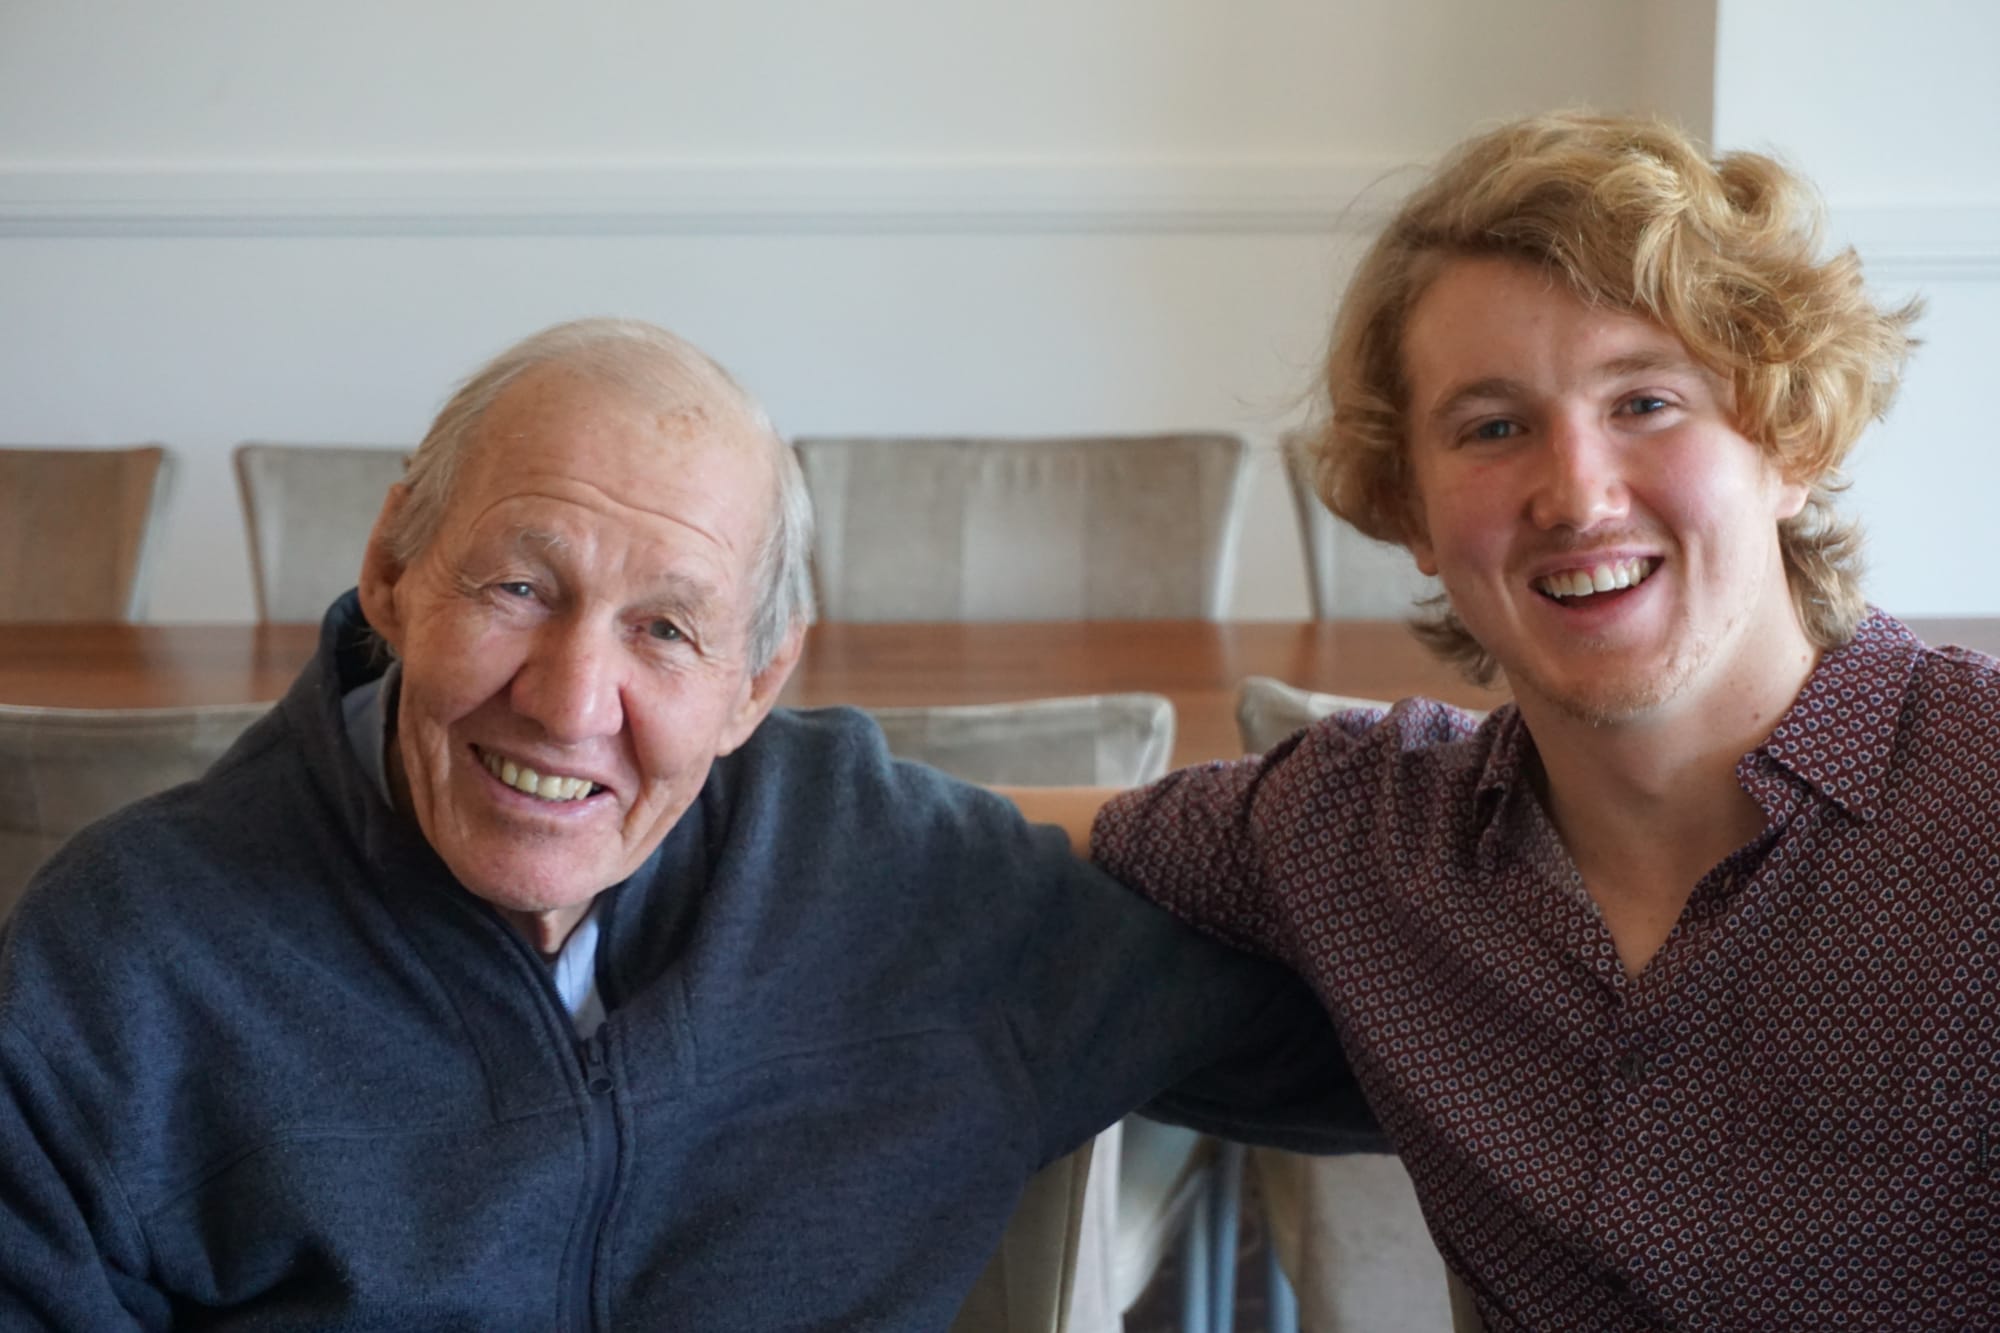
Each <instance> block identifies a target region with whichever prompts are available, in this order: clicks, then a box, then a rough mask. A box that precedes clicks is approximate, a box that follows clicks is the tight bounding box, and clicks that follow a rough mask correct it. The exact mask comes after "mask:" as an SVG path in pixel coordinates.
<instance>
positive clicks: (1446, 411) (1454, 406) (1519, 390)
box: [1430, 376, 1528, 421]
mask: <svg viewBox="0 0 2000 1333" xmlns="http://www.w3.org/2000/svg"><path fill="white" fill-rule="evenodd" d="M1527 392H1528V389H1527V386H1526V385H1524V384H1522V383H1521V381H1519V380H1510V379H1506V378H1503V377H1500V376H1492V377H1489V378H1487V379H1483V380H1474V381H1472V382H1471V383H1470V384H1461V385H1459V386H1458V387H1457V388H1456V389H1453V390H1452V391H1451V392H1450V393H1448V394H1446V395H1445V396H1444V397H1443V399H1441V400H1440V401H1439V402H1438V405H1437V406H1436V407H1433V408H1432V409H1431V410H1430V419H1431V420H1432V421H1443V420H1444V419H1445V418H1447V417H1450V416H1454V415H1456V414H1457V413H1458V412H1459V411H1460V410H1461V409H1462V408H1464V406H1465V405H1466V404H1467V403H1479V402H1487V401H1490V400H1492V399H1496V398H1521V397H1525V396H1526V395H1527Z"/></svg>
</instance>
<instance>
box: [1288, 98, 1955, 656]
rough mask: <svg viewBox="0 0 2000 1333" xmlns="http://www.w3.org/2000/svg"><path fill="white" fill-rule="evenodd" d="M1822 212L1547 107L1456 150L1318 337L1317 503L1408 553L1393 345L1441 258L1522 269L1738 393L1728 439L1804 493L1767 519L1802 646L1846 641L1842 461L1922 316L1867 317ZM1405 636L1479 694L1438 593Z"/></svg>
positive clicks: (1868, 305)
mask: <svg viewBox="0 0 2000 1333" xmlns="http://www.w3.org/2000/svg"><path fill="white" fill-rule="evenodd" d="M1820 251H1821V243H1820V208H1819V201H1818V198H1817V196H1816V195H1815V194H1814V192H1813V191H1812V189H1811V187H1810V186H1809V185H1807V184H1806V183H1805V182H1804V181H1803V180H1801V179H1800V178H1799V177H1798V176H1796V175H1794V174H1793V173H1792V172H1790V171H1788V170H1787V169H1786V168H1785V167H1783V166H1782V165H1780V164H1779V163H1778V162H1775V161H1773V160H1772V159H1770V158H1768V157H1763V156H1760V155H1758V154H1756V153H1726V154H1724V155H1722V156H1721V157H1719V158H1716V159H1715V160H1713V161H1711V160H1710V159H1709V158H1708V157H1707V156H1706V155H1705V154H1704V153H1703V152H1702V151H1701V149H1699V148H1698V147H1697V146H1696V145H1695V144H1694V143H1693V142H1692V141H1691V140H1690V139H1689V138H1688V137H1687V136H1686V135H1684V134H1682V133H1681V132H1680V131H1679V130H1677V129H1674V128H1673V127H1671V126H1669V125H1666V124H1663V123H1661V122H1659V121H1655V120H1648V119H1639V118H1631V117H1616V116H1601V115H1592V114H1587V113H1579V112H1562V113H1556V114H1551V115H1544V116H1536V117H1533V118H1530V119H1526V120H1520V121H1516V122H1514V123H1512V124H1509V125H1504V126H1502V127H1501V128H1499V129H1497V130H1493V131H1491V132H1490V133H1487V134H1483V135H1480V136H1478V137H1476V138H1474V139H1471V140H1469V141H1467V142H1466V143H1464V144H1461V145H1460V146H1459V147H1458V148H1457V149H1455V150H1454V151H1453V152H1452V153H1451V154H1450V155H1449V156H1448V157H1446V158H1445V160H1444V161H1443V162H1442V163H1441V164H1440V165H1439V166H1438V168H1437V169H1436V171H1435V172H1433V173H1432V175H1431V176H1430V178H1429V179H1428V180H1427V181H1426V182H1425V183H1424V184H1423V185H1422V186H1421V187H1420V188H1419V189H1418V190H1417V191H1416V192H1415V193H1414V194H1412V195H1411V196H1410V197H1409V198H1408V199H1407V200H1406V201H1405V202H1404V204H1403V206H1402V207H1401V209H1400V210H1398V212H1397V214H1396V216H1395V218H1394V220H1393V221H1391V222H1390V223H1389V225H1388V226H1387V228H1386V229H1385V230H1384V231H1383V232H1382V234H1381V235H1380V236H1379V237H1378V238H1377V239H1376V241H1375V243H1374V244H1373V245H1372V246H1371V247H1370V248H1369V250H1368V252H1367V254H1366V256H1364V258H1363V259H1362V261H1361V264H1360V266H1359V268H1358V269H1357V270H1356V272H1355V274H1354V277H1353V279H1352V281H1351V282H1350V284H1349V286H1348V289H1347V295H1346V298H1345V300H1344V301H1343V302H1342V304H1341V309H1340V313H1339V315H1338V316H1337V317H1336V319H1335V322H1334V328H1333V339H1332V346H1331V349H1330V351H1329V353H1328V356H1327V363H1326V373H1325V378H1324V380H1323V382H1322V385H1321V386H1320V388H1321V394H1322V399H1321V402H1320V404H1319V406H1320V411H1319V413H1318V424H1317V425H1316V426H1315V427H1314V428H1313V430H1312V431H1311V433H1310V436H1309V438H1308V441H1307V448H1308V450H1309V451H1310V453H1311V454H1312V456H1313V465H1314V479H1315V486H1316V489H1317V490H1318V492H1319V495H1320V498H1321V499H1322V500H1323V501H1325V503H1326V505H1327V507H1328V508H1330V509H1331V510H1333V512H1334V513H1335V514H1337V515H1339V516H1340V517H1341V518H1343V519H1345V520H1347V521H1348V522H1349V523H1352V524H1353V525H1354V526H1355V527H1357V528H1359V529H1360V530H1361V531H1362V532H1365V533H1367V534H1368V535H1369V536H1371V537H1375V538H1379V539H1381V540H1385V541H1392V542H1398V543H1401V544H1403V545H1408V543H1409V539H1410V537H1411V535H1412V534H1413V533H1414V531H1415V528H1414V523H1415V518H1416V515H1415V511H1414V500H1415V496H1414V492H1413V482H1412V478H1411V474H1410V465H1409V459H1408V455H1407V452H1406V441H1407V421H1406V416H1405V414H1406V412H1407V410H1408V407H1409V393H1408V387H1409V386H1408V385H1407V383H1406V382H1405V379H1404V375H1403V362H1402V341H1403V330H1404V327H1405V325H1406V324H1407V322H1408V320H1409V317H1410V313H1411V311H1412V309H1413V308H1414V307H1415V305H1416V303H1417V301H1418V299H1419V298H1420V297H1422V295H1423V294H1424V292H1425V291H1426V290H1427V289H1428V288H1429V285H1430V283H1431V281H1432V280H1433V279H1434V278H1435V277H1436V276H1437V275H1438V273H1439V272H1440V271H1442V269H1443V268H1444V267H1445V266H1446V264H1448V263H1449V262H1450V261H1452V260H1454V259H1458V258H1466V257H1484V256H1497V257H1504V258H1516V259H1521V260H1524V261H1526V262H1528V263H1531V264H1535V265H1537V266H1539V267H1542V268H1545V269H1547V270H1548V271H1549V272H1550V273H1552V274H1555V275H1559V276H1560V277H1561V278H1562V279H1563V280H1564V281H1565V282H1566V283H1567V284H1568V286H1569V289H1570V290H1571V291H1573V292H1574V293H1575V294H1576V295H1577V296H1578V298H1579V299H1581V300H1583V301H1585V302H1587V303H1589V304H1591V305H1595V306H1601V307H1604V308H1607V309H1612V310H1619V311H1627V312H1632V313H1636V314H1641V315H1644V316H1646V317H1648V318H1650V319H1653V320H1655V321H1657V322H1658V323H1660V324H1661V325H1662V326H1664V327H1665V328H1666V329H1668V330H1669V331H1670V332H1672V333H1674V334H1675V335H1676V336H1677V337H1679V338H1680V340H1681V342H1682V343H1683V344H1685V345H1686V347H1687V349H1688V351H1689V353H1690V354H1691V355H1692V356H1693V357H1694V358H1695V360H1696V361H1697V362H1699V363H1700V364H1701V365H1703V366H1705V367H1706V368H1707V369H1709V370H1710V371H1712V372H1714V373H1715V374H1716V375H1719V376H1721V377H1722V378H1723V379H1724V380H1726V381H1727V382H1728V383H1729V384H1730V385H1731V386H1732V388H1733V389H1734V394H1735V407H1736V413H1737V429H1738V430H1740V431H1741V432H1742V434H1743V435H1744V436H1745V438H1747V439H1749V440H1751V441H1753V442H1755V443H1756V444H1758V445H1760V446H1761V447H1763V448H1764V449H1766V450H1768V451H1769V452H1770V455H1771V457H1772V460H1773V462H1774V463H1775V464H1776V466H1777V468H1778V470H1779V471H1780V473H1781V474H1782V475H1783V476H1785V477H1786V478H1787V479H1788V480H1791V481H1802V482H1806V483H1808V484H1809V486H1810V488H1811V489H1810V495H1809V498H1808V499H1807V501H1806V505H1805V508H1804V509H1803V510H1801V511H1800V512H1799V514H1798V515H1797V516H1796V517H1794V518H1791V519H1787V520H1785V521H1784V522H1783V523H1781V524H1780V525H1779V544H1780V547H1781V549H1782V551H1783V554H1784V561H1785V571H1786V575H1787V577H1788V579H1789V581H1790V584H1791V591H1792V599H1793V601H1794V603H1795V604H1796V606H1797V608H1798V612H1799V619H1800V621H1801V622H1802V623H1803V625H1804V627H1805V631H1806V633H1807V635H1808V636H1809V637H1810V638H1811V639H1812V640H1813V641H1814V642H1815V643H1817V644H1819V645H1821V646H1822V647H1833V646H1837V645H1839V644H1842V643H1845V642H1846V641H1847V640H1848V639H1849V638H1850V637H1852V635H1853V633H1854V628H1855V626H1856V625H1858V624H1859V623H1860V621H1861V619H1862V617H1863V615H1864V614H1865V613H1866V609H1867V608H1866V605H1865V603H1864V601H1863V599H1862V596H1861V588H1860V530H1859V527H1858V526H1857V525H1856V524H1855V523H1854V522H1853V521H1852V520H1847V519H1843V518H1841V517H1840V516H1838V515H1837V514H1836V513H1835V512H1834V509H1833V503H1832V502H1833V496H1834V494H1835V493H1836V492H1837V491H1839V490H1840V489H1842V488H1843V487H1844V486H1845V485H1846V482H1845V479H1844V478H1843V476H1842V474H1841V470H1840V469H1841V466H1842V464H1843V463H1844V462H1845V461H1846V459H1847V455H1848V453H1849V451H1850V450H1851V449H1852V448H1853V447H1854V443H1855V441H1856V440H1857V439H1859V438H1860V435H1861V432H1862V430H1863V428H1864V427H1866V426H1867V424H1868V422H1869V421H1871V420H1873V419H1875V418H1878V417H1880V416H1881V415H1882V414H1883V413H1884V412H1886V411H1887V410H1888V407H1889V404H1890V402H1891V401H1892V400H1893V399H1894V397H1895V394H1896V389H1897V385H1898V383H1899V381H1900V379H1901V376H1902V368H1903V364H1904V362H1905V360H1906V359H1907V357H1908V355H1909V352H1910V349H1911V348H1912V347H1913V346H1914V340H1913V339H1912V338H1911V337H1910V335H1909V332H1908V330H1909V326H1910V324H1911V322H1912V321H1913V320H1915V319H1916V317H1917V316H1918V314H1919V313H1921V309H1922V303H1921V302H1920V301H1916V300H1912V301H1910V302H1908V303H1907V304H1905V305H1903V306H1901V307H1898V308H1896V309H1893V310H1885V309H1883V308H1880V307H1878V306H1877V305H1876V304H1875V303H1874V302H1873V301H1872V300H1871V299H1870V298H1869V296H1868V293H1867V292H1866V290H1865V289H1864V287H1863V285H1862V279H1861V261H1860V259H1859V257H1857V256H1856V255H1855V253H1854V251H1853V250H1852V249H1845V250H1842V251H1840V252H1839V253H1837V254H1834V255H1832V256H1830V257H1827V258H1821V257H1820ZM1426 605H1427V611H1426V613H1425V614H1424V615H1423V616H1422V617H1421V618H1420V619H1419V621H1418V623H1417V630H1418V633H1419V634H1420V635H1421V636H1422V637H1423V638H1424V639H1425V640H1426V642H1428V643H1429V644H1430V645H1431V646H1432V647H1433V648H1434V649H1435V650H1437V651H1438V652H1439V653H1440V654H1441V655H1442V656H1444V657H1445V658H1447V659H1448V660H1451V661H1454V662H1456V663H1457V664H1458V665H1459V666H1460V667H1461V668H1463V669H1464V670H1465V671H1466V672H1467V674H1468V675H1470V676H1471V677H1472V678H1473V679H1475V680H1479V681H1482V682H1486V681H1491V680H1492V679H1493V677H1494V675H1495V673H1496V671H1497V665H1496V664H1495V663H1494V661H1493V659H1492V657H1491V656H1490V655H1489V654H1488V653H1487V652H1486V650H1485V649H1484V648H1482V647H1481V646H1480V645H1479V643H1478V642H1477V641H1476V640H1474V639H1473V638H1472V636H1471V635H1470V633H1468V632H1467V630H1466V628H1465V626H1464V625H1463V624H1462V623H1461V622H1460V621H1459V620H1458V618H1457V617H1456V616H1455V615H1454V614H1453V613H1452V612H1451V609H1450V607H1449V605H1448V604H1447V603H1446V602H1445V600H1444V599H1443V598H1442V597H1438V598H1434V599H1432V600H1431V601H1430V602H1429V603H1427V604H1426Z"/></svg>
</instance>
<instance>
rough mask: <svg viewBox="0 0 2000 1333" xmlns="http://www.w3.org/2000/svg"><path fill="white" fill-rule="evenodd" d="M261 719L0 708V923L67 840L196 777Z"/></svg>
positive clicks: (225, 708) (249, 713)
mask: <svg viewBox="0 0 2000 1333" xmlns="http://www.w3.org/2000/svg"><path fill="white" fill-rule="evenodd" d="M269 709H270V705H269V704H220V705H214V706H205V707H193V708H135V709H110V710H97V709H75V708H28V707H20V706H16V705H0V919H4V918H5V916H6V914H7V912H8V911H10V910H11V909H12V908H13V906H14V902H15V900H16V899H17V898H18V897H19V896H20V894H21V890H22V889H24V888H26V887H27V883H28V880H29V878H30V877H31V876H32V875H33V874H34V872H35V870H36V869H37V868H38V867H40V865H41V864H42V862H43V861H46V860H47V859H48V858H49V856H50V855H52V854H53V853H54V852H55V850H56V849H57V848H58V847H60V846H62V844H63V843H64V842H66V841H67V840H68V839H69V837H70V835H71V834H73V833H75V832H76V831H77V830H78V829H80V828H82V827H83V826H84V825H85V824H88V823H90V822H91V821H93V820H96V819H99V818H101V817H102V816H104V815H107V814H109V813H111V812H112V811H113V810H116V809H117V808H118V807H120V806H122V805H127V804H130V803H131V802H133V801H136V800H138V799H139V798H140V797H142V796H150V795H152V794H153V793H154V792H158V791H164V790H165V789H167V788H168V787H171V786H174V785H176V784H178V783H182V782H187V781H190V780H192V779H194V778H197V777H199V776H201V774H202V773H203V772H204V771H205V770H206V769H207V768H208V766H209V765H210V764H212V763H214V762H215V761H216V759H218V758H219V757H220V756H221V755H222V752H223V751H224V750H227V749H228V748H229V747H230V746H231V745H232V744H234V743H235V740H236V738H237V737H238V736H239V735H241V734H242V733H243V731H244V730H245V729H246V728H248V727H249V726H250V724H251V723H253V722H255V721H256V720H257V719H258V718H260V717H262V716H263V715H264V714H265V713H266V712H267V711H269Z"/></svg>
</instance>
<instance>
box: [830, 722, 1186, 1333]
mask: <svg viewBox="0 0 2000 1333" xmlns="http://www.w3.org/2000/svg"><path fill="white" fill-rule="evenodd" d="M869 712H870V713H871V714H872V715H873V716H874V717H875V719H876V721H877V722H878V723H879V724H880V725H881V727H882V732H883V735H884V736H885V738H886V739H887V741H888V745H889V749H890V750H891V752H893V753H895V754H897V755H899V756H901V757H903V758H906V759H916V760H920V761H922V762H925V763H928V764H931V765H932V766H934V767H936V768H940V769H943V770H944V771H945V772H948V773H950V774H952V775H953V776H954V777H958V778H963V779H965V780H966V781H968V782H979V783H984V784H988V785H1004V786H1115V787H1129V786H1136V785H1138V784H1140V783H1144V782H1150V781H1152V780H1153V779H1154V778H1157V777H1159V776H1160V775H1161V774H1162V773H1164V772H1166V769H1167V763H1168V760H1169V758H1170V757H1171V756H1172V754H1173V747H1174V712H1173V705H1172V704H1170V703H1169V702H1168V701H1167V700H1166V699H1164V698H1161V697H1160V696H1158V695H1152V694H1117V695H1091V696H1085V697H1080V698H1071V699H1038V700H1029V701H1026V702H1020V703H999V704H972V705H951V706H941V707H932V708H875V709H870V710H869ZM1093 1148H1094V1151H1093ZM1093 1148H1086V1149H1085V1150H1083V1151H1082V1152H1079V1153H1077V1154H1074V1155H1072V1156H1071V1157H1068V1158H1064V1159H1063V1160H1062V1161H1060V1162H1056V1163H1054V1164H1052V1165H1051V1166H1049V1167H1047V1168H1045V1169H1044V1170H1043V1171H1042V1172H1041V1174H1040V1175H1039V1176H1037V1177H1036V1180H1035V1182H1034V1183H1033V1184H1031V1186H1030V1188H1029V1190H1028V1192H1027V1194H1026V1195H1025V1196H1024V1197H1023V1199H1022V1201H1021V1206H1020V1208H1019V1210H1018V1211H1017V1212H1016V1213H1015V1216H1014V1219H1013V1221H1012V1222H1011V1223H1010V1224H1009V1226H1008V1228H1007V1233H1006V1236H1005V1238H1004V1239H1003V1241H1002V1244H1001V1247H1000V1249H999V1251H998V1252H997V1253H996V1254H995V1255H994V1257H993V1260H992V1261H991V1263H989V1264H988V1266H987V1269H986V1271H985V1273H984V1274H982V1276H981V1277H980V1280H979V1283H978V1285H977V1286H976V1287H975V1288H974V1289H973V1292H972V1294H971V1296H970V1297H969V1298H968V1299H967V1301H966V1304H965V1308H964V1310H963V1311H962V1312H961V1314H960V1316H959V1319H958V1322H957V1323H956V1324H954V1325H953V1333H1023V1331H1024V1330H1034V1333H1044V1331H1046V1333H1059V1331H1060V1330H1065V1329H1066V1330H1068V1331H1069V1333H1117V1330H1119V1329H1120V1328H1121V1327H1122V1324H1123V1319H1122V1317H1123V1314H1124V1312H1125V1310H1126V1309H1127V1308H1128V1307H1130V1306H1131V1305H1132V1304H1133V1303H1134V1302H1135V1301H1137V1300H1138V1298H1139V1296H1140V1294H1141V1293H1142V1292H1143V1291H1144V1290H1145V1289H1146V1286H1147V1284H1148V1282H1149V1281H1150V1280H1151V1279H1152V1277H1153V1274H1154V1272H1155V1271H1156V1270H1157V1269H1158V1268H1159V1266H1160V1264H1161V1261H1162V1260H1163V1259H1164V1258H1165V1256H1166V1255H1167V1253H1168V1252H1169V1251H1170V1250H1171V1249H1172V1248H1174V1247H1175V1246H1184V1247H1186V1248H1184V1249H1183V1262H1184V1268H1183V1274H1182V1276H1183V1281H1184V1283H1186V1284H1187V1285H1188V1286H1189V1287H1193V1288H1200V1289H1202V1291H1205V1290H1206V1289H1207V1287H1208V1286H1209V1285H1210V1284H1211V1283H1212V1273H1213V1269H1214V1266H1215V1263H1216V1257H1215V1256H1214V1254H1213V1247H1212V1243H1211V1235H1212V1232H1213V1226H1212V1225H1209V1223H1210V1221H1211V1219H1210V1218H1209V1217H1208V1216H1207V1215H1206V1209H1207V1208H1208V1206H1209V1203H1208V1201H1209V1198H1210V1196H1211V1194H1212V1193H1213V1184H1214V1180H1215V1160H1216V1154H1215V1152H1214V1150H1213V1148H1212V1146H1211V1145H1209V1144H1207V1143H1206V1142H1205V1141H1204V1140H1203V1139H1202V1138H1201V1136H1199V1135H1197V1134H1194V1133H1192V1132H1191V1131H1188V1130H1185V1129H1181V1128H1179V1127H1178V1126H1172V1125H1162V1124H1159V1123H1157V1122H1155V1121H1151V1120H1147V1119H1145V1118H1144V1117H1141V1116H1128V1117H1127V1118H1126V1119H1125V1120H1124V1121H1122V1122H1120V1123H1119V1124H1117V1125H1113V1126H1112V1127H1111V1128H1110V1129H1108V1130H1106V1131H1105V1132H1104V1133H1103V1134H1100V1135H1099V1136H1098V1138H1097V1140H1096V1142H1095V1144H1094V1145H1093ZM1196 1294H1197V1295H1198V1296H1200V1298H1201V1300H1202V1305H1201V1307H1200V1308H1201V1314H1202V1316H1203V1317H1204V1318H1205V1316H1206V1313H1207V1297H1206V1296H1205V1295H1202V1294H1201V1292H1197V1293H1196ZM1196 1327H1199V1328H1207V1327H1208V1326H1207V1325H1206V1324H1203V1323H1199V1322H1197V1324H1196Z"/></svg>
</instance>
